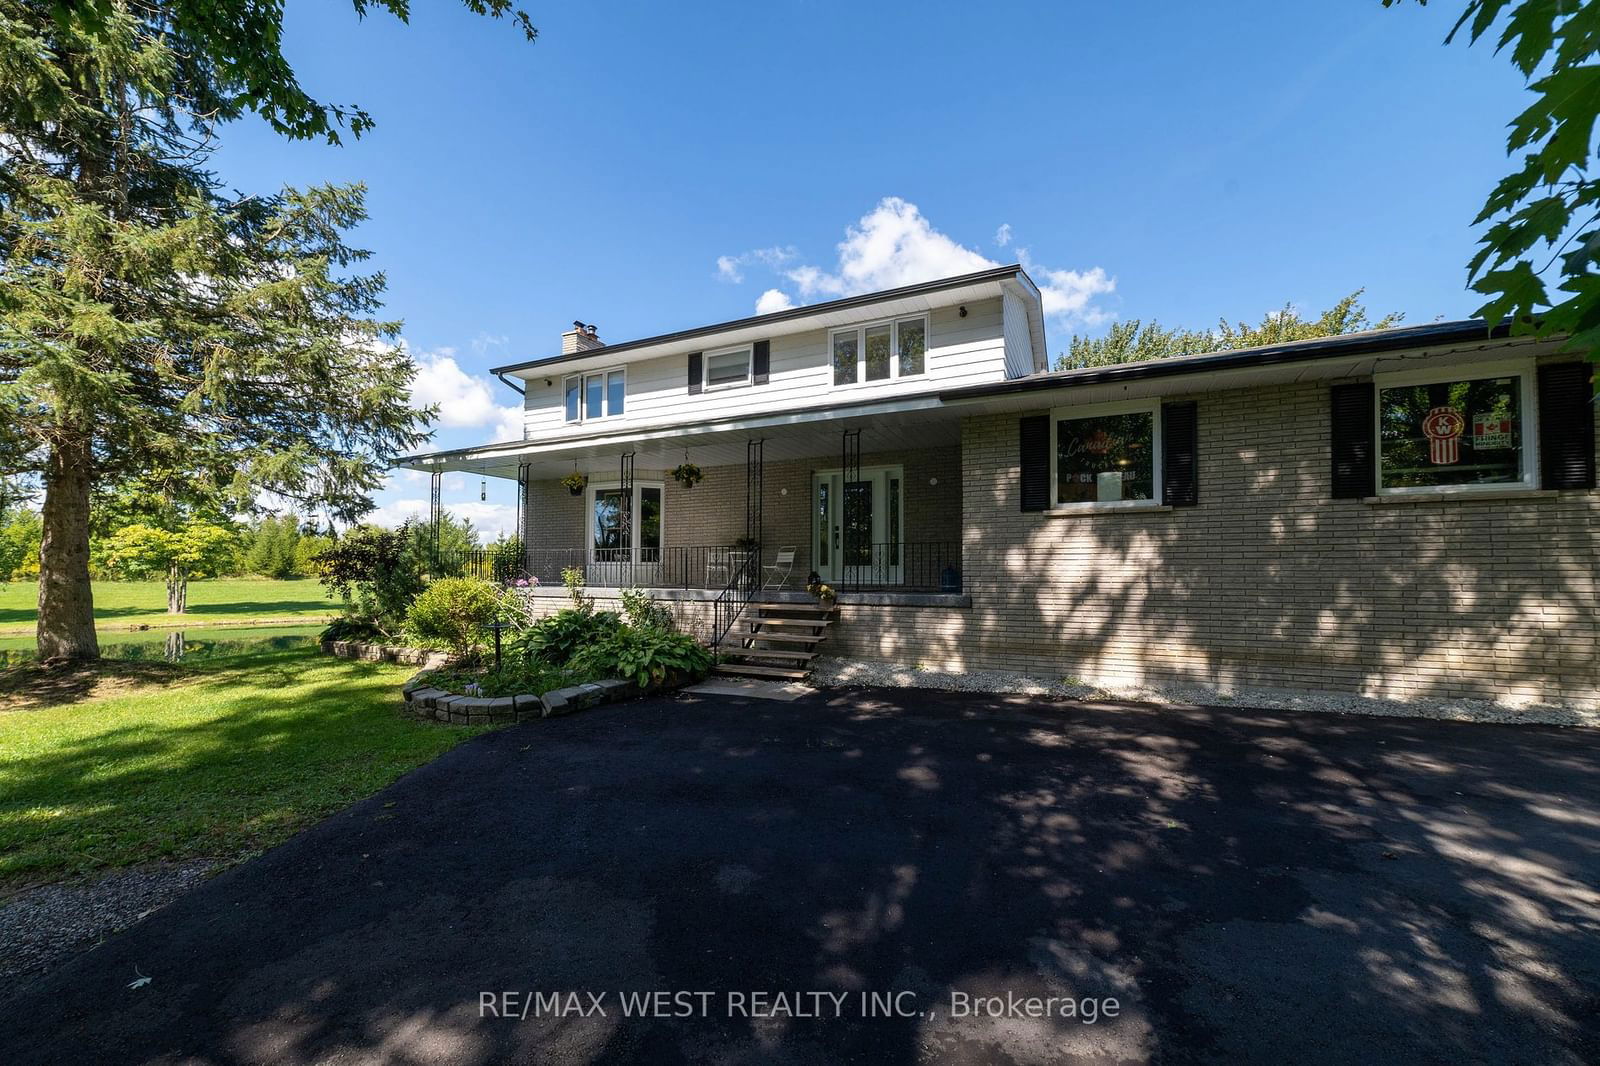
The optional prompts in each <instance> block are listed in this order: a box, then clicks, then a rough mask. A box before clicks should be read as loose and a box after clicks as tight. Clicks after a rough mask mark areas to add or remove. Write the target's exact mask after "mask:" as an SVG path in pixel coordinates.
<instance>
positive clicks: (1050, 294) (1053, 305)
mask: <svg viewBox="0 0 1600 1066" xmlns="http://www.w3.org/2000/svg"><path fill="white" fill-rule="evenodd" d="M1017 261H1018V262H1020V263H1021V264H1022V268H1023V269H1024V270H1026V271H1027V272H1028V276H1029V277H1031V278H1033V280H1034V283H1035V284H1037V285H1038V286H1039V296H1040V301H1041V302H1042V303H1043V304H1044V313H1045V314H1047V315H1051V316H1053V317H1055V318H1058V319H1062V320H1065V321H1069V322H1082V323H1083V324H1084V325H1088V326H1098V325H1101V324H1103V323H1105V322H1109V321H1110V320H1111V319H1113V318H1115V317H1116V315H1114V314H1113V313H1111V312H1110V311H1107V310H1105V309H1103V308H1100V307H1096V306H1095V305H1094V304H1093V302H1092V301H1093V300H1094V298H1095V297H1096V296H1104V295H1106V294H1107V293H1111V292H1114V291H1116V288H1117V281H1116V279H1115V278H1112V277H1108V276H1107V275H1106V272H1105V271H1104V270H1102V269H1101V268H1100V267H1091V268H1090V269H1088V270H1051V269H1050V268H1049V267H1046V266H1042V265H1040V264H1039V263H1035V262H1034V261H1033V258H1032V257H1031V256H1030V255H1028V250H1027V249H1026V248H1018V249H1017Z"/></svg>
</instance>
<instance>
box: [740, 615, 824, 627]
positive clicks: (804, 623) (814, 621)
mask: <svg viewBox="0 0 1600 1066" xmlns="http://www.w3.org/2000/svg"><path fill="white" fill-rule="evenodd" d="M747 621H749V623H750V624H751V625H758V626H762V627H763V628H764V627H766V626H777V627H778V628H780V629H818V628H821V627H822V626H831V625H833V619H831V618H751V619H747Z"/></svg>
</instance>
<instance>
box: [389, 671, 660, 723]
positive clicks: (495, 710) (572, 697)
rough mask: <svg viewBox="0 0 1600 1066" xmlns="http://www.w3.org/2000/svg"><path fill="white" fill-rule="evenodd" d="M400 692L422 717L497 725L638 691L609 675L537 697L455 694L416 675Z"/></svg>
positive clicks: (568, 711) (593, 704) (612, 700)
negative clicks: (436, 686)
mask: <svg viewBox="0 0 1600 1066" xmlns="http://www.w3.org/2000/svg"><path fill="white" fill-rule="evenodd" d="M401 694H402V695H403V696H404V697H405V701H406V707H407V708H408V709H409V710H410V711H411V712H412V713H413V714H416V715H419V716H421V717H423V718H432V719H434V720H435V721H439V722H448V723H450V724H451V725H498V724H501V723H504V722H526V721H530V720H532V719H534V718H553V717H555V716H556V715H560V714H571V713H572V712H573V711H581V710H584V709H585V708H588V707H597V706H599V705H600V704H602V703H615V702H617V701H618V700H625V699H631V698H633V697H634V696H637V695H639V694H640V690H639V686H638V685H636V684H634V683H633V682H632V681H625V680H623V679H621V678H611V679H609V680H606V681H588V682H585V683H584V684H581V685H571V686H569V687H567V688H558V689H554V690H552V691H550V692H546V693H544V694H543V695H540V696H533V695H527V694H523V695H518V696H458V695H456V694H455V693H454V692H446V691H444V690H443V689H438V688H434V687H433V686H432V685H430V684H428V681H427V678H426V677H424V676H422V675H420V674H419V675H418V676H416V677H414V678H412V679H411V680H410V681H407V682H406V684H405V687H404V688H403V689H402V690H401Z"/></svg>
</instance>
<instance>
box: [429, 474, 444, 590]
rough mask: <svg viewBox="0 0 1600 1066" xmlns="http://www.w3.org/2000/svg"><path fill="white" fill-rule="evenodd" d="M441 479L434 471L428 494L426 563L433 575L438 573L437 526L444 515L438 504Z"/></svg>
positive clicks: (441, 475)
mask: <svg viewBox="0 0 1600 1066" xmlns="http://www.w3.org/2000/svg"><path fill="white" fill-rule="evenodd" d="M443 478H444V472H443V471H442V470H435V471H434V472H433V481H432V483H431V484H430V486H429V492H428V563H429V566H430V568H431V569H432V570H433V572H434V573H435V574H437V573H438V572H439V525H440V519H441V518H442V516H443V514H444V508H443V506H442V505H441V504H440V502H439V487H440V485H439V483H440V481H441V480H442V479H443Z"/></svg>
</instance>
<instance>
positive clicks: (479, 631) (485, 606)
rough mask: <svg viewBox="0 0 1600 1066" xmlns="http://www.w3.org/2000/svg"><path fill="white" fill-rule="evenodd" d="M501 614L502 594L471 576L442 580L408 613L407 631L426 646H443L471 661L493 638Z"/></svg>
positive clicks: (417, 601)
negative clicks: (494, 624)
mask: <svg viewBox="0 0 1600 1066" xmlns="http://www.w3.org/2000/svg"><path fill="white" fill-rule="evenodd" d="M500 611H501V603H500V591H499V590H498V589H497V588H495V587H494V586H493V585H491V584H489V582H487V581H479V580H478V579H476V578H470V577H446V578H440V579H439V580H438V581H435V582H434V583H433V584H431V585H429V586H428V587H427V588H426V589H424V590H423V591H422V594H421V595H420V596H418V597H417V598H416V601H415V602H414V603H412V604H411V607H410V609H409V610H407V611H406V631H407V632H408V633H409V634H410V635H411V636H413V637H415V638H416V639H417V640H419V641H421V642H422V643H424V644H442V645H444V646H445V647H446V648H447V649H449V651H450V652H451V653H452V654H453V655H455V656H456V657H457V658H461V659H468V658H471V657H472V656H473V655H474V654H475V653H476V651H477V648H478V646H479V645H480V644H482V643H484V642H485V641H486V640H489V639H490V637H491V634H490V630H489V626H490V624H491V623H492V622H494V620H495V619H496V618H498V617H499V615H500Z"/></svg>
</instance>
